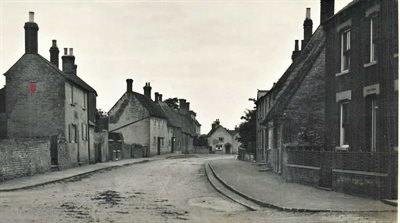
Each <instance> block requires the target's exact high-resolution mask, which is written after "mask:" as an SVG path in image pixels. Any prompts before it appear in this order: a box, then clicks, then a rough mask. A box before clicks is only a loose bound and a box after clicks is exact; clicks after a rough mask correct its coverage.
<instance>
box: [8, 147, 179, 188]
mask: <svg viewBox="0 0 400 223" xmlns="http://www.w3.org/2000/svg"><path fill="white" fill-rule="evenodd" d="M181 156H183V157H184V156H185V155H184V154H164V155H159V156H154V157H144V158H135V159H123V160H119V161H109V162H104V163H96V164H91V165H85V166H79V167H74V168H70V169H66V170H62V171H54V172H46V173H42V174H36V175H33V176H26V177H21V178H15V179H11V180H7V181H4V182H0V192H8V191H17V190H23V189H30V188H33V187H38V186H43V185H46V184H51V183H56V182H60V181H65V180H70V179H73V178H77V177H82V176H85V175H88V174H93V173H95V172H99V171H105V170H110V169H114V168H118V167H123V166H129V165H134V164H139V163H144V162H149V161H154V160H160V159H166V158H172V157H178V158H179V157H181Z"/></svg>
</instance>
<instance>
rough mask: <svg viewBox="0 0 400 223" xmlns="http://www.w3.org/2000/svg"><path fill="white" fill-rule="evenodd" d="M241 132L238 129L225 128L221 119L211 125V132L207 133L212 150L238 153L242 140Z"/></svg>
mask: <svg viewBox="0 0 400 223" xmlns="http://www.w3.org/2000/svg"><path fill="white" fill-rule="evenodd" d="M238 137H239V132H238V131H237V129H235V130H228V129H226V128H224V127H223V126H222V125H221V124H220V122H219V119H217V120H216V121H215V122H214V123H213V124H212V126H211V130H210V132H209V133H208V134H207V140H208V145H209V146H210V147H211V151H212V152H215V153H224V154H237V153H238V150H239V147H240V142H239V141H238Z"/></svg>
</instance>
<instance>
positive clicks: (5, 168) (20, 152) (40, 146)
mask: <svg viewBox="0 0 400 223" xmlns="http://www.w3.org/2000/svg"><path fill="white" fill-rule="evenodd" d="M0 154H1V156H0V164H1V165H0V181H4V180H6V179H12V178H16V177H21V176H28V175H33V174H36V173H43V172H46V171H49V170H50V140H49V139H47V138H37V139H7V140H6V139H3V140H0Z"/></svg>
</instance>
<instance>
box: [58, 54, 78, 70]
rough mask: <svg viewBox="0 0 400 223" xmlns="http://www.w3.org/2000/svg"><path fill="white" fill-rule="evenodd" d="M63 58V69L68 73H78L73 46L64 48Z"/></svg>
mask: <svg viewBox="0 0 400 223" xmlns="http://www.w3.org/2000/svg"><path fill="white" fill-rule="evenodd" d="M61 59H62V70H63V71H64V73H66V74H73V75H76V69H77V67H78V66H77V65H76V64H75V56H74V49H73V48H69V51H68V48H64V55H63V56H62V57H61Z"/></svg>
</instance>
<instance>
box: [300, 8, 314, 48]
mask: <svg viewBox="0 0 400 223" xmlns="http://www.w3.org/2000/svg"><path fill="white" fill-rule="evenodd" d="M303 28H304V40H303V41H302V42H301V50H303V49H304V48H305V47H306V45H307V43H308V41H309V40H310V39H311V36H312V29H313V22H312V20H311V9H310V8H307V9H306V19H305V20H304V23H303Z"/></svg>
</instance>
